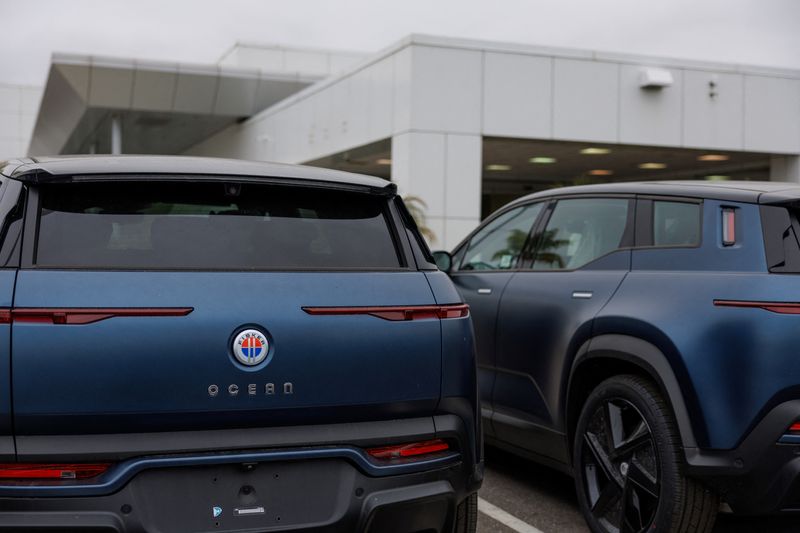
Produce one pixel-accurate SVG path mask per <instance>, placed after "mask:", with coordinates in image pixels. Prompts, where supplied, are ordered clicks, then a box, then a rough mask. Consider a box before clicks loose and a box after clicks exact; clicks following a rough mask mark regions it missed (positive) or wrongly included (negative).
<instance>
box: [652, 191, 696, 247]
mask: <svg viewBox="0 0 800 533" xmlns="http://www.w3.org/2000/svg"><path fill="white" fill-rule="evenodd" d="M698 244H700V204H693V203H688V202H663V201H659V200H656V201H654V202H653V246H697V245H698Z"/></svg>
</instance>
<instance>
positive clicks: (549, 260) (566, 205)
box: [533, 198, 629, 270]
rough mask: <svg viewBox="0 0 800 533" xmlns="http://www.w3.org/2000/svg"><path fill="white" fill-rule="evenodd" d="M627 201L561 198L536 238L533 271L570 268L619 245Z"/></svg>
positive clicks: (588, 261) (626, 216)
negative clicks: (536, 244)
mask: <svg viewBox="0 0 800 533" xmlns="http://www.w3.org/2000/svg"><path fill="white" fill-rule="evenodd" d="M628 207H629V201H628V200H625V199H622V198H583V199H577V200H560V201H559V202H558V203H557V204H556V207H555V209H554V210H553V214H552V215H551V216H550V220H549V221H548V222H547V228H545V230H544V232H543V233H542V235H541V236H540V238H539V243H538V247H537V251H536V261H535V262H534V265H533V268H534V270H573V269H576V268H580V267H582V266H584V265H586V264H588V263H591V262H592V261H594V260H595V259H598V258H600V257H602V256H604V255H606V254H608V253H610V252H613V251H614V250H616V249H617V248H619V247H620V243H621V242H622V237H623V235H624V234H625V226H626V224H627V220H628Z"/></svg>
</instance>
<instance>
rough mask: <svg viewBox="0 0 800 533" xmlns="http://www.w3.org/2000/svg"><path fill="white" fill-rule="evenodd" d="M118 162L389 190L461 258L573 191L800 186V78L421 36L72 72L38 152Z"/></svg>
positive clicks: (59, 87) (55, 94) (93, 64)
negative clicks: (218, 160)
mask: <svg viewBox="0 0 800 533" xmlns="http://www.w3.org/2000/svg"><path fill="white" fill-rule="evenodd" d="M20 94H22V93H20ZM31 94H34V93H33V92H32V93H31ZM2 98H3V97H2V96H0V106H5V107H2V109H6V108H9V109H10V108H11V106H10V105H6V104H4V103H2ZM22 100H23V98H22V97H20V103H19V104H18V105H19V107H18V109H19V110H20V111H19V112H18V113H17V114H18V115H20V116H21V115H24V114H25V112H23V109H30V107H28V108H23V104H22ZM27 105H28V106H30V103H28V104H27ZM15 109H16V108H15ZM9 120H10V119H9ZM16 131H17V132H18V133H17V134H18V137H16V138H17V139H24V138H25V136H26V134H27V131H26V130H25V129H24V128H22V127H20V129H18V130H16ZM112 138H113V139H114V140H113V142H112ZM0 142H2V141H0ZM17 142H18V143H20V144H21V143H22V142H23V141H20V140H18V141H17ZM25 144H26V145H27V143H25ZM9 146H16V145H13V144H8V145H6V144H0V157H2V156H5V155H13V154H5V153H2V150H3V149H5V150H7V149H8V147H9ZM115 147H116V148H118V149H120V150H121V151H122V152H123V153H186V154H196V155H215V156H226V157H237V158H246V159H258V160H272V161H283V162H290V163H309V164H313V165H319V166H329V167H334V168H340V169H345V170H352V171H357V172H363V173H367V174H374V175H379V176H383V177H385V178H387V179H392V180H393V181H395V182H397V184H398V186H399V187H400V190H401V192H403V193H404V194H406V195H415V196H419V197H421V198H422V199H423V200H424V201H425V202H426V204H427V223H428V225H429V226H430V227H431V229H432V230H433V231H434V232H435V234H436V235H437V242H436V243H435V244H436V245H437V246H440V247H441V246H444V247H451V246H453V245H454V244H456V243H457V242H458V241H459V240H460V239H461V238H462V237H463V236H464V235H466V233H467V232H468V231H470V230H471V229H472V228H473V227H474V226H475V225H476V224H477V223H478V222H479V220H480V219H481V218H482V217H484V216H486V215H487V214H488V213H490V212H491V211H492V210H494V209H496V208H497V207H499V206H500V205H502V204H503V203H505V202H507V201H508V200H510V199H512V198H515V197H517V196H520V195H522V194H526V193H528V192H530V191H535V190H540V189H543V188H549V187H553V186H557V185H567V184H572V183H586V182H591V181H621V180H642V179H666V178H669V179H674V178H682V179H772V180H789V181H796V182H800V71H792V70H779V69H772V68H763V67H757V66H741V65H730V64H716V63H705V62H696V61H686V60H677V59H665V58H653V57H641V56H635V55H620V54H608V53H599V52H591V51H583V50H564V49H552V48H542V47H535V46H527V45H515V44H508V43H493V42H479V41H466V40H458V39H446V38H440V37H430V36H417V35H415V36H411V37H409V38H407V39H404V40H403V41H401V42H399V43H397V44H395V45H393V46H391V47H389V48H387V49H385V50H384V51H382V52H380V53H377V54H375V55H372V56H369V57H362V56H359V55H358V54H350V53H335V52H326V51H317V50H295V49H285V48H276V47H260V46H256V45H237V46H236V47H234V48H233V49H232V50H231V51H230V52H228V53H227V54H226V55H225V56H224V57H223V59H222V60H221V61H220V62H219V64H217V65H213V66H197V65H177V64H162V63H151V62H142V61H137V60H119V59H114V60H111V59H106V58H91V57H75V56H55V57H54V58H53V64H52V66H51V70H50V74H49V77H48V80H47V84H46V87H45V89H44V96H43V98H42V102H41V106H40V107H39V109H38V117H37V119H36V126H35V129H34V131H33V134H32V138H31V141H30V144H29V147H28V149H27V152H28V153H30V154H44V153H85V152H91V151H96V152H109V151H112V149H113V148H115ZM21 149H22V150H23V151H24V148H21Z"/></svg>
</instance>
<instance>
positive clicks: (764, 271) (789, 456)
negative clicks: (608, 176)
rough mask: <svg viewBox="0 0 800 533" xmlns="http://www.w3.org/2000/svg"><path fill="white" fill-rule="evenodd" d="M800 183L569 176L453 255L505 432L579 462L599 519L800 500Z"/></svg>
mask: <svg viewBox="0 0 800 533" xmlns="http://www.w3.org/2000/svg"><path fill="white" fill-rule="evenodd" d="M798 215H800V187H798V186H793V185H790V184H785V183H755V182H748V183H734V182H730V183H725V184H711V183H705V182H675V183H668V182H660V183H626V184H622V183H620V184H608V185H591V186H581V187H570V188H564V189H555V190H550V191H546V192H542V193H537V194H534V195H531V196H527V197H525V198H521V199H519V200H517V201H515V202H513V203H511V204H510V205H508V206H506V207H504V208H503V209H501V210H500V211H498V212H497V213H495V214H494V215H493V216H491V217H490V218H489V219H488V220H486V221H485V223H483V224H482V225H481V226H480V227H479V228H478V229H477V230H475V231H474V232H473V233H472V234H471V235H470V236H469V237H467V238H466V239H465V240H464V241H463V242H462V243H461V244H460V245H459V246H458V247H457V248H456V249H455V251H454V252H453V254H448V253H446V252H440V253H437V254H435V255H436V258H437V261H438V263H439V264H440V267H441V268H442V269H443V270H445V271H448V272H449V274H450V277H451V278H452V280H453V281H454V283H455V285H456V287H457V288H458V290H459V291H460V292H461V294H462V296H463V297H464V299H465V300H466V302H467V303H468V304H469V305H470V309H471V313H472V317H473V321H474V323H475V337H476V346H477V353H478V378H479V379H478V381H479V386H480V395H481V409H482V414H483V420H484V431H485V436H486V441H487V443H490V444H494V445H496V446H499V447H502V448H506V449H508V450H511V451H513V452H515V453H518V454H520V455H523V456H526V457H530V458H532V459H534V460H536V461H540V462H542V463H544V464H547V465H552V466H554V467H556V468H560V469H562V470H564V471H566V472H568V473H571V474H573V475H574V477H575V480H576V488H577V493H578V501H579V504H580V507H581V510H582V512H583V514H584V516H585V518H586V520H587V522H588V524H589V526H590V527H591V529H592V531H595V532H639V531H642V532H643V531H665V532H666V531H675V532H684V531H685V532H689V531H698V532H707V531H709V530H710V529H711V527H712V525H713V522H714V519H715V516H716V513H717V511H718V509H719V508H720V501H721V502H722V504H723V506H729V507H730V509H732V510H733V511H734V512H736V513H745V514H763V513H772V512H777V511H800V355H799V350H800V348H798V345H799V344H800V316H798V315H800V289H798V279H800V278H799V277H798V274H800V241H799V240H798V238H800V219H798Z"/></svg>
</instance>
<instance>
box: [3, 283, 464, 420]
mask: <svg viewBox="0 0 800 533" xmlns="http://www.w3.org/2000/svg"><path fill="white" fill-rule="evenodd" d="M16 291H17V292H16V302H15V305H16V306H17V307H192V308H194V311H192V313H191V314H189V315H187V316H183V317H116V318H113V319H110V320H105V321H102V322H96V323H93V324H85V325H52V324H36V323H15V324H14V325H13V331H14V338H13V353H14V361H13V366H14V372H13V380H14V387H13V390H14V407H15V424H16V429H17V433H18V434H22V435H25V434H48V433H50V434H58V433H63V434H70V433H101V432H102V433H115V432H126V431H165V430H171V431H176V430H180V429H195V428H201V429H213V428H225V427H247V426H264V425H281V424H303V423H312V422H317V423H319V422H336V421H347V420H354V419H386V418H392V417H399V416H412V415H421V414H432V413H433V411H434V408H435V407H436V404H437V402H438V400H439V395H440V388H441V377H440V376H441V374H440V373H441V328H440V324H439V320H437V319H435V318H433V319H430V320H414V321H397V322H395V321H387V320H382V319H380V318H377V317H373V316H368V315H360V316H359V315H354V316H311V315H308V314H307V313H305V312H303V311H302V309H301V307H303V306H388V305H431V304H434V303H435V302H434V299H433V296H432V293H431V289H430V287H429V285H428V282H427V280H426V278H425V275H424V274H423V273H421V272H387V273H365V272H353V273H333V272H325V273H312V272H309V273H280V272H251V273H243V272H217V273H211V272H107V271H106V272H90V271H57V270H21V271H20V272H19V278H18V281H17V289H16ZM456 321H458V320H456ZM246 325H247V326H257V327H260V328H263V329H264V330H265V331H266V332H267V335H268V337H269V338H270V341H271V345H272V348H271V349H273V350H274V353H273V357H272V360H271V362H270V363H269V364H268V365H264V364H261V365H258V366H255V367H252V368H248V367H244V366H242V365H240V364H238V363H236V362H234V360H233V358H232V356H231V354H230V350H231V347H230V346H231V339H232V336H233V335H234V333H235V332H236V331H237V330H238V329H239V328H242V327H244V326H246ZM5 327H7V326H5ZM462 344H463V343H462ZM285 382H291V383H292V389H293V393H292V394H284V393H283V392H284V391H283V384H284V383H285ZM267 383H274V385H275V394H274V395H266V394H265V387H266V384H267ZM211 384H215V385H217V386H218V387H219V394H218V395H217V396H216V397H211V396H210V395H209V393H208V387H209V385H211ZM231 384H235V385H236V386H237V387H238V393H237V394H236V395H232V394H230V393H229V392H228V387H229V385H231ZM250 384H254V385H255V387H254V389H253V392H254V394H251V389H250V388H249V387H248V386H249V385H250ZM5 390H8V389H7V388H6V389H5Z"/></svg>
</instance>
